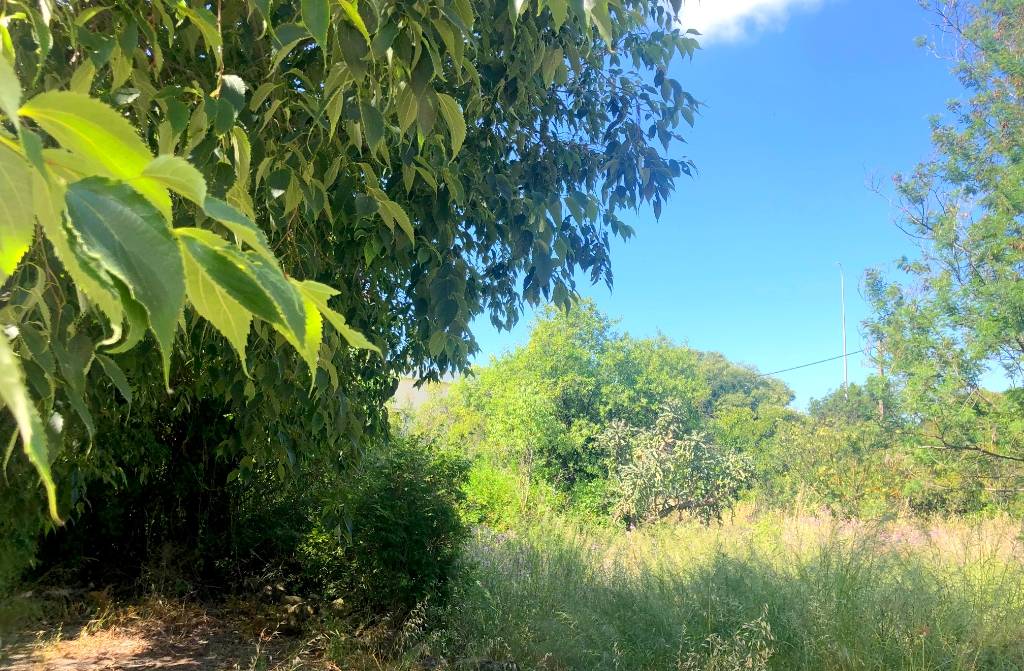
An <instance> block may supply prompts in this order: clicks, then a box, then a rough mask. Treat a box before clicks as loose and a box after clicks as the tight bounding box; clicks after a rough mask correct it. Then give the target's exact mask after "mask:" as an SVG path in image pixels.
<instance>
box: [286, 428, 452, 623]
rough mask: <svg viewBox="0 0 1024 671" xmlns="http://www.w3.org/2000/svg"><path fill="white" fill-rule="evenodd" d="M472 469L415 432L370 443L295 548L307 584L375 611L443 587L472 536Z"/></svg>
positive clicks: (396, 607) (397, 607)
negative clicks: (468, 492) (468, 518)
mask: <svg viewBox="0 0 1024 671" xmlns="http://www.w3.org/2000/svg"><path fill="white" fill-rule="evenodd" d="M467 470H468V468H467V464H466V463H465V462H464V461H463V460H461V459H458V458H455V457H453V456H451V455H450V454H449V453H445V452H438V451H436V450H434V449H432V448H431V446H429V445H427V444H425V443H423V442H422V441H419V440H417V439H413V438H403V439H398V440H393V441H391V442H389V443H386V444H384V445H382V446H380V447H378V448H374V449H373V450H371V451H370V452H369V453H368V454H366V455H365V457H364V458H363V460H362V461H361V462H360V464H359V466H358V467H357V468H356V469H355V471H354V472H353V473H352V474H351V477H349V478H346V480H347V482H346V483H345V486H343V487H341V488H340V492H337V497H338V498H337V499H336V500H335V501H333V502H327V505H326V506H325V510H326V514H325V515H324V517H323V519H322V520H320V521H318V522H317V523H316V524H315V525H314V526H313V527H312V529H311V530H310V531H309V532H308V533H307V534H306V535H305V537H304V539H303V540H302V542H301V543H300V544H299V546H298V548H297V551H296V558H297V560H298V562H299V565H300V570H301V573H302V576H303V578H304V579H305V581H306V582H307V585H308V586H309V587H313V588H316V589H317V590H318V591H320V592H321V593H322V594H323V595H324V596H325V597H327V598H333V597H342V598H345V599H346V600H347V601H350V603H352V604H353V605H355V606H358V607H364V608H368V609H371V610H375V611H405V610H408V609H410V608H412V607H413V606H415V605H416V604H417V603H418V602H420V601H422V600H423V599H425V598H427V597H428V596H440V595H442V594H443V592H444V589H445V584H446V582H447V581H448V578H449V577H450V576H451V574H452V571H453V570H454V566H455V561H456V559H457V558H458V555H459V550H460V548H461V544H462V541H463V539H464V538H465V536H466V530H465V526H464V524H463V522H462V519H461V518H460V516H459V505H460V504H461V502H462V500H463V498H464V495H463V493H462V489H461V487H462V485H463V483H464V482H465V480H466V475H467ZM332 508H333V510H332ZM332 522H334V523H335V524H332Z"/></svg>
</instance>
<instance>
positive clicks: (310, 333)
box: [282, 280, 324, 381]
mask: <svg viewBox="0 0 1024 671" xmlns="http://www.w3.org/2000/svg"><path fill="white" fill-rule="evenodd" d="M291 283H292V286H294V287H295V288H296V289H300V287H299V283H298V282H296V281H295V280H291ZM299 294H300V296H301V300H302V308H303V310H304V311H305V315H306V333H305V336H304V337H303V339H302V342H301V343H299V342H293V343H292V345H294V346H295V349H297V350H298V352H299V354H301V355H302V359H303V361H305V362H306V365H307V366H309V374H310V376H311V377H312V380H313V381H315V380H316V366H317V359H318V358H319V356H320V343H321V342H323V336H324V319H323V317H322V316H321V315H320V311H319V310H317V306H316V303H314V302H313V301H312V300H311V299H310V298H309V297H308V296H306V295H305V294H304V293H303V292H302V291H301V289H300V291H299ZM282 333H283V332H282ZM284 335H285V337H288V338H289V340H291V338H290V337H289V336H288V334H287V333H284Z"/></svg>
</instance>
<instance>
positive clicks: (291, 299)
mask: <svg viewBox="0 0 1024 671" xmlns="http://www.w3.org/2000/svg"><path fill="white" fill-rule="evenodd" d="M246 258H248V260H249V264H250V266H251V267H252V270H253V272H254V274H255V276H256V279H257V280H258V281H259V283H260V286H261V287H263V290H264V291H266V292H267V295H268V296H270V297H271V298H272V299H273V301H274V303H275V305H277V309H278V310H279V311H280V313H281V315H282V316H283V318H284V321H283V324H282V327H283V328H278V330H279V331H281V332H282V333H286V331H285V330H283V329H287V330H288V331H291V336H290V337H292V338H294V341H295V342H298V343H301V342H304V341H305V339H306V314H305V308H304V307H303V305H302V298H301V297H300V296H299V294H298V292H297V291H296V290H295V287H293V286H292V285H291V284H290V283H289V282H288V278H287V277H285V276H284V273H282V272H281V269H280V268H279V267H278V266H277V263H276V262H270V261H269V260H267V259H265V258H264V257H262V256H259V255H257V254H253V253H251V252H250V253H247V254H246Z"/></svg>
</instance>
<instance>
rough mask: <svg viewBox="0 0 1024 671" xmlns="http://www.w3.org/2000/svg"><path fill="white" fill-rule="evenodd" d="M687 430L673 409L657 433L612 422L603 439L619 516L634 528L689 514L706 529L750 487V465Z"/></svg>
mask: <svg viewBox="0 0 1024 671" xmlns="http://www.w3.org/2000/svg"><path fill="white" fill-rule="evenodd" d="M684 427H685V424H684V423H683V422H682V421H680V416H679V414H678V410H677V409H676V408H674V407H672V406H671V405H670V406H667V407H666V408H665V409H663V410H662V412H661V414H659V416H658V419H657V421H656V422H655V425H654V427H653V428H650V429H638V428H634V427H630V426H628V425H626V424H624V423H612V424H611V425H610V426H609V427H608V428H607V429H606V430H605V431H604V432H603V433H602V434H601V436H600V437H599V442H600V443H602V444H605V445H607V449H606V451H607V452H608V453H609V454H611V455H613V459H614V466H613V470H612V478H613V481H614V483H615V484H614V493H615V498H616V500H615V507H614V510H615V515H616V517H619V518H620V519H622V520H624V521H625V522H626V523H627V524H629V525H630V526H633V525H635V524H639V523H641V522H650V521H655V520H660V519H663V518H665V517H667V516H669V515H670V514H672V513H674V512H678V513H684V512H686V513H690V514H692V515H694V516H695V517H697V518H698V519H700V520H701V521H703V522H704V523H705V524H707V523H709V522H710V521H711V520H721V519H722V513H723V512H724V511H725V510H727V509H729V508H730V507H732V505H733V504H734V503H735V502H736V501H737V500H738V499H739V495H740V493H741V492H742V491H743V489H745V488H746V487H747V486H748V485H749V483H750V465H749V462H748V460H747V459H745V458H744V457H743V456H741V455H740V454H739V453H737V452H735V451H733V450H730V449H728V448H722V447H720V446H717V445H714V444H712V443H711V442H710V441H708V440H707V438H706V436H704V435H703V434H699V433H687V432H686V431H684V430H683V428H684Z"/></svg>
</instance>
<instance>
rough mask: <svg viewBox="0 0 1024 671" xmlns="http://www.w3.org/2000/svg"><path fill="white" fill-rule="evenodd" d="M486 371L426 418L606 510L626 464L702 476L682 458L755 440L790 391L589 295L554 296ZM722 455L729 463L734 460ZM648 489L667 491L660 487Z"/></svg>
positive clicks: (711, 474) (767, 430) (748, 446)
mask: <svg viewBox="0 0 1024 671" xmlns="http://www.w3.org/2000/svg"><path fill="white" fill-rule="evenodd" d="M475 373H476V375H475V376H474V377H473V378H471V379H467V380H464V381H461V382H459V383H458V384H456V385H455V387H454V388H453V390H452V393H451V394H450V395H449V396H448V398H446V399H445V400H444V401H442V402H441V404H442V405H443V410H442V411H441V412H440V415H442V416H443V417H445V418H447V419H448V421H442V422H437V421H435V418H436V417H438V415H439V411H438V408H431V409H429V410H428V411H427V412H426V413H425V415H427V417H426V421H420V422H419V424H420V426H423V427H428V428H433V429H434V430H435V431H437V432H439V433H441V434H442V436H444V435H447V436H448V439H449V440H454V441H456V442H459V443H463V445H462V446H463V447H465V446H466V445H468V446H469V451H470V452H471V453H474V452H475V453H477V454H480V453H482V454H484V455H486V456H488V457H489V458H493V459H497V460H498V461H499V463H501V462H503V463H505V464H509V463H510V462H511V464H512V465H516V466H524V467H525V468H526V470H527V472H528V473H530V474H531V475H537V476H540V477H541V478H543V479H544V480H546V481H547V482H549V483H550V484H552V485H554V486H556V487H558V488H559V489H560V490H562V491H563V492H566V493H567V494H569V495H570V496H571V497H572V499H573V501H574V502H575V503H577V504H581V505H582V506H583V507H589V508H592V509H594V510H600V511H602V512H607V510H606V509H607V508H608V507H609V505H614V501H612V500H611V498H615V497H616V496H618V495H613V494H612V493H611V489H612V488H613V485H614V483H615V482H618V479H619V478H620V475H621V474H622V473H624V472H625V471H622V469H624V468H625V469H627V470H629V472H630V473H633V474H634V476H635V477H634V476H630V477H634V480H635V482H636V483H639V481H640V480H642V479H643V478H644V477H647V475H651V473H649V472H648V471H647V470H645V469H647V468H648V467H650V468H669V469H670V470H671V471H672V473H673V474H674V475H673V476H672V477H673V478H676V480H673V483H674V484H673V485H672V487H674V488H676V489H678V488H679V487H684V486H685V487H690V486H691V485H692V486H695V487H696V486H697V485H696V484H694V483H690V482H689V481H688V480H687V481H686V482H685V483H684V482H683V480H686V478H689V477H690V476H688V475H687V476H685V477H684V471H685V472H686V473H691V471H692V473H691V474H694V473H696V472H697V471H696V470H694V469H697V470H700V469H699V468H698V467H697V466H693V468H691V467H690V466H686V467H685V468H684V467H683V465H682V463H683V462H682V461H679V459H682V460H684V461H686V463H687V464H690V462H691V461H692V462H693V463H697V462H701V463H704V462H703V460H704V459H705V457H706V458H707V459H709V460H710V461H708V462H707V464H712V462H714V463H715V464H718V461H716V460H717V459H718V457H719V456H722V455H731V454H733V453H738V452H740V451H743V450H748V451H752V450H753V448H754V447H756V446H757V444H759V443H760V442H763V441H764V440H766V439H767V438H768V437H770V435H771V433H772V432H773V431H774V427H775V424H777V423H778V422H779V421H780V420H781V416H782V415H784V414H785V411H784V410H783V406H784V405H785V403H787V402H788V400H789V398H790V397H791V393H790V392H789V390H788V389H787V388H786V387H785V386H784V385H783V384H782V383H780V382H778V381H777V380H770V379H767V378H764V377H762V376H759V375H757V374H756V373H755V372H753V371H752V370H750V369H748V368H746V367H743V366H737V365H736V364H733V363H731V362H729V361H728V360H726V359H725V358H724V357H722V356H721V355H719V354H709V353H705V352H698V351H696V350H693V349H691V348H689V347H686V346H683V345H679V344H677V343H674V342H672V341H671V340H669V339H668V338H667V337H665V336H657V337H654V338H634V337H632V336H630V335H628V334H624V333H620V332H618V331H617V330H616V329H615V322H614V321H613V320H611V319H609V317H608V316H607V315H605V314H603V313H601V312H600V311H599V310H598V309H597V306H596V305H595V304H594V303H593V301H589V300H584V301H581V302H579V303H578V304H577V305H575V306H574V307H573V308H571V309H570V310H561V309H559V308H556V307H553V306H552V307H549V308H548V309H547V310H546V311H545V312H544V313H543V314H542V316H541V317H540V318H539V319H538V320H537V323H536V324H535V325H534V327H533V330H532V331H531V333H530V339H529V341H528V342H527V343H526V344H525V345H523V346H522V347H519V348H517V349H516V350H514V351H512V352H510V353H508V354H506V355H504V356H502V357H500V358H498V359H495V360H492V362H491V364H490V365H489V366H487V367H484V368H481V369H478V370H477V371H475ZM716 390H717V391H718V394H717V395H716ZM666 409H668V410H670V412H668V411H667V410H666ZM740 411H742V412H743V413H745V414H743V416H742V420H741V421H742V422H744V426H743V427H742V428H739V427H736V426H734V424H735V422H734V421H733V420H734V419H736V418H737V417H738V413H739V412H740ZM439 424H440V426H439ZM469 427H472V428H469ZM666 432H667V433H666ZM704 434H707V435H704ZM616 436H617V437H616ZM665 436H668V438H665ZM712 436H714V438H712ZM718 437H721V438H723V439H724V440H723V441H722V442H721V444H720V445H719V444H715V442H716V439H717V438H718ZM691 438H693V440H690V439H691ZM684 439H685V440H684ZM637 441H639V442H637ZM666 441H667V442H666ZM676 442H679V445H680V446H681V447H680V448H679V449H680V450H683V451H687V450H688V451H687V452H686V455H688V456H683V455H682V452H679V454H678V455H677V456H678V459H677V458H676V457H672V459H670V460H669V461H665V457H666V455H670V454H676V451H675V448H674V447H672V445H675V444H676ZM641 444H642V446H643V451H642V452H643V455H646V456H641V452H636V454H637V461H635V462H634V460H633V457H632V455H633V454H634V451H635V450H634V446H635V445H641ZM617 446H618V447H617ZM620 448H621V450H620ZM637 449H639V448H637ZM658 455H661V456H658ZM687 460H689V461H687ZM694 460H696V461H694ZM670 462H671V463H670ZM629 464H632V465H629ZM723 464H725V462H724V461H723V462H722V463H721V464H718V466H722V468H726V466H724V465H723ZM718 466H714V468H711V466H709V468H710V469H711V470H708V471H707V472H705V471H701V474H700V477H701V478H704V477H705V476H707V477H708V478H712V480H713V479H714V478H715V477H717V475H716V474H718V475H720V474H721V473H724V471H721V472H719V471H718V470H715V469H717V468H718ZM701 468H703V467H701ZM630 469H631V470H630ZM686 469H689V470H686ZM726 470H728V468H726ZM645 474H646V475H645ZM662 475H664V473H662V474H661V475H658V477H662ZM623 477H625V476H623ZM651 477H654V476H653V475H651ZM694 477H697V476H696V475H694ZM679 478H682V480H679ZM677 480H678V481H677ZM631 482H633V480H631ZM695 482H696V481H695ZM702 482H703V481H702ZM707 482H711V481H710V480H708V481H707ZM705 484H707V483H705ZM651 486H655V484H654V483H653V482H652V483H651ZM702 486H703V485H702ZM707 486H708V487H711V485H710V484H708V485H707ZM716 486H717V485H716ZM723 486H724V485H723ZM730 486H731V485H730ZM629 489H630V490H631V491H633V490H635V489H636V488H635V487H634V486H633V485H630V486H629ZM676 489H674V490H673V491H676ZM638 491H639V490H636V491H634V494H637V495H639V493H638ZM678 491H682V490H681V489H679V490H678ZM695 491H696V490H695ZM702 491H703V490H702ZM709 491H710V490H709ZM716 491H717V490H716ZM722 491H723V492H724V491H725V490H724V489H723V490H722ZM730 491H731V490H730ZM648 493H649V494H650V496H653V497H655V498H657V499H658V500H659V501H661V500H663V498H664V497H663V494H664V491H663V490H661V489H658V488H657V487H655V489H654V490H651V492H648ZM631 496H632V495H631ZM644 496H647V495H646V494H645V495H644ZM694 496H697V495H696V494H695V495H694ZM701 496H703V495H701ZM716 496H717V494H716ZM723 496H725V494H723ZM730 496H731V495H730ZM658 497H661V498H658ZM655 498H645V499H644V500H645V501H647V502H648V503H651V502H653V501H654V500H655ZM669 498H670V499H672V501H675V503H672V504H671V505H673V506H674V505H676V504H679V506H681V508H687V509H689V508H690V507H692V506H691V503H692V502H691V503H681V501H682V500H683V499H684V498H686V497H685V496H683V495H682V494H679V495H678V496H677V495H676V494H672V495H671V496H669ZM726 498H728V497H726ZM687 500H689V499H687ZM709 501H710V499H709ZM634 503H635V502H634ZM629 505H631V506H632V505H634V504H629ZM636 505H641V504H640V503H636ZM643 505H644V506H646V505H647V504H646V503H645V504H643ZM652 505H653V503H652ZM659 505H660V504H659ZM694 505H696V504H694ZM709 505H710V503H709ZM715 505H718V504H715ZM723 505H724V504H723ZM634 507H635V506H634ZM641 507H642V506H641ZM681 508H680V509H681ZM720 509H721V508H719V510H720ZM630 510H632V512H630V513H628V515H630V516H633V517H635V518H636V520H637V521H640V520H641V519H647V517H648V512H649V511H646V509H645V510H644V511H640V510H639V508H636V509H633V508H630ZM708 510H711V508H709V509H708ZM622 514H623V515H626V513H622ZM710 514H711V515H712V516H714V515H716V514H717V513H714V512H712V513H710Z"/></svg>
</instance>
